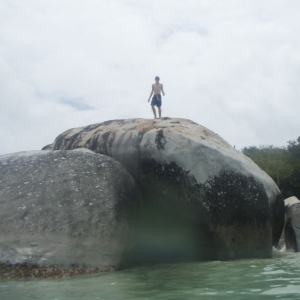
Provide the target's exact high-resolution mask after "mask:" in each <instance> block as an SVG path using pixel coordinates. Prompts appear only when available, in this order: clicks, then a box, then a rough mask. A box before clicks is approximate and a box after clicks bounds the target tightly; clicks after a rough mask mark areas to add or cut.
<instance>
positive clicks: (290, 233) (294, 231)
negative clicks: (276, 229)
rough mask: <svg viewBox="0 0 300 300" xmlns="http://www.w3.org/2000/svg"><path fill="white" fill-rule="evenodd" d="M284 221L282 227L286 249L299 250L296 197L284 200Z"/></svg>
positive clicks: (299, 205)
mask: <svg viewBox="0 0 300 300" xmlns="http://www.w3.org/2000/svg"><path fill="white" fill-rule="evenodd" d="M284 203H285V212H286V217H285V219H286V222H285V228H284V240H285V246H286V250H294V251H295V252H299V251H300V201H299V199H298V198H296V197H290V198H287V199H285V200H284Z"/></svg>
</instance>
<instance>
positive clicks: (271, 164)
mask: <svg viewBox="0 0 300 300" xmlns="http://www.w3.org/2000/svg"><path fill="white" fill-rule="evenodd" d="M242 152H243V153H244V154H245V155H247V156H248V157H250V158H251V159H252V160H253V161H254V162H255V163H256V164H257V165H258V166H259V167H260V168H261V169H262V170H264V171H265V172H266V173H267V174H269V175H270V176H271V177H272V178H273V180H274V181H275V182H276V183H277V185H278V187H279V189H280V190H281V192H282V194H283V196H284V198H288V197H290V196H296V197H297V198H299V199H300V137H298V138H297V139H296V140H293V141H288V143H287V146H286V147H274V146H272V145H271V146H260V147H256V146H250V147H245V148H244V149H242Z"/></svg>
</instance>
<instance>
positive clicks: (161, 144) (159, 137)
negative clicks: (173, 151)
mask: <svg viewBox="0 0 300 300" xmlns="http://www.w3.org/2000/svg"><path fill="white" fill-rule="evenodd" d="M166 143H167V140H166V138H165V136H164V131H163V130H162V129H161V130H158V131H157V133H156V137H155V144H156V147H157V149H159V150H164V149H165V144H166Z"/></svg>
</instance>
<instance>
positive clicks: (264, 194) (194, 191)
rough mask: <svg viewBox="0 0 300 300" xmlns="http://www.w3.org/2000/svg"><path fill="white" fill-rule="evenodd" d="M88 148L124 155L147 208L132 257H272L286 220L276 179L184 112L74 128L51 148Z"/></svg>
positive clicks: (48, 147) (136, 258) (115, 155)
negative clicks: (180, 116) (179, 116)
mask: <svg viewBox="0 0 300 300" xmlns="http://www.w3.org/2000/svg"><path fill="white" fill-rule="evenodd" d="M81 147H85V148H88V149H90V150H92V151H94V152H96V153H101V154H104V155H107V156H111V157H113V158H115V159H116V160H118V161H119V162H121V163H122V164H123V165H124V166H125V167H126V169H127V170H128V171H129V173H130V174H131V175H132V176H133V177H134V179H135V180H136V181H137V183H138V185H139V187H140V189H141V192H142V198H143V207H144V209H143V212H142V214H141V216H140V220H138V221H137V224H136V228H137V230H136V243H135V247H133V249H131V251H129V252H128V260H130V259H133V260H140V261H145V260H154V261H157V260H161V259H177V258H196V259H236V258H246V257H270V256H271V252H272V245H274V246H276V245H277V243H278V240H279V238H280V235H281V232H282V229H283V224H284V203H283V199H282V196H281V193H280V191H279V189H278V188H277V186H276V184H275V183H274V182H273V180H272V179H271V178H270V177H269V176H268V175H267V174H266V173H265V172H263V171H262V170H261V169H260V168H259V167H258V166H257V165H256V164H255V163H253V162H252V161H251V160H250V159H249V158H247V157H246V156H244V155H243V154H242V153H241V152H240V151H237V150H235V149H234V148H233V147H231V146H230V145H229V144H228V143H227V142H226V141H224V140H223V139H222V138H220V137H219V136H218V135H217V134H215V133H214V132H212V131H210V130H209V129H207V128H205V127H203V126H201V125H199V124H197V123H194V122H192V121H190V120H186V119H178V118H176V119H174V118H173V119H171V118H162V119H160V120H147V119H128V120H114V121H107V122H103V123H100V124H93V125H90V126H86V127H80V128H74V129H70V130H68V131H66V132H64V133H62V134H61V135H59V136H58V137H57V138H56V139H55V141H54V143H53V144H52V145H48V146H46V149H49V150H58V149H64V150H71V149H76V148H81Z"/></svg>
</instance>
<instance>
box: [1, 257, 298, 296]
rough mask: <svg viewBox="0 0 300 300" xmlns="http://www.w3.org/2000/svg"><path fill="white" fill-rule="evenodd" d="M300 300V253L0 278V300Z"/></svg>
mask: <svg viewBox="0 0 300 300" xmlns="http://www.w3.org/2000/svg"><path fill="white" fill-rule="evenodd" d="M19 299H20V300H34V299H40V300H77V299H80V300H92V299H93V300H96V299H97V300H98V299H101V300H118V299H128V300H135V299H144V300H152V299H156V300H160V299H164V300H165V299H170V300H171V299H172V300H179V299H184V300H194V299H222V300H224V299H300V254H298V253H279V252H275V254H274V256H273V258H271V259H247V260H237V261H227V262H221V261H213V262H185V263H184V262H181V263H171V264H157V265H144V266H139V267H135V268H130V269H127V270H124V271H117V272H112V273H104V274H100V275H96V276H95V275H93V276H82V277H73V278H67V279H29V280H28V279H27V280H21V279H20V280H1V281H0V300H19Z"/></svg>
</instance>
